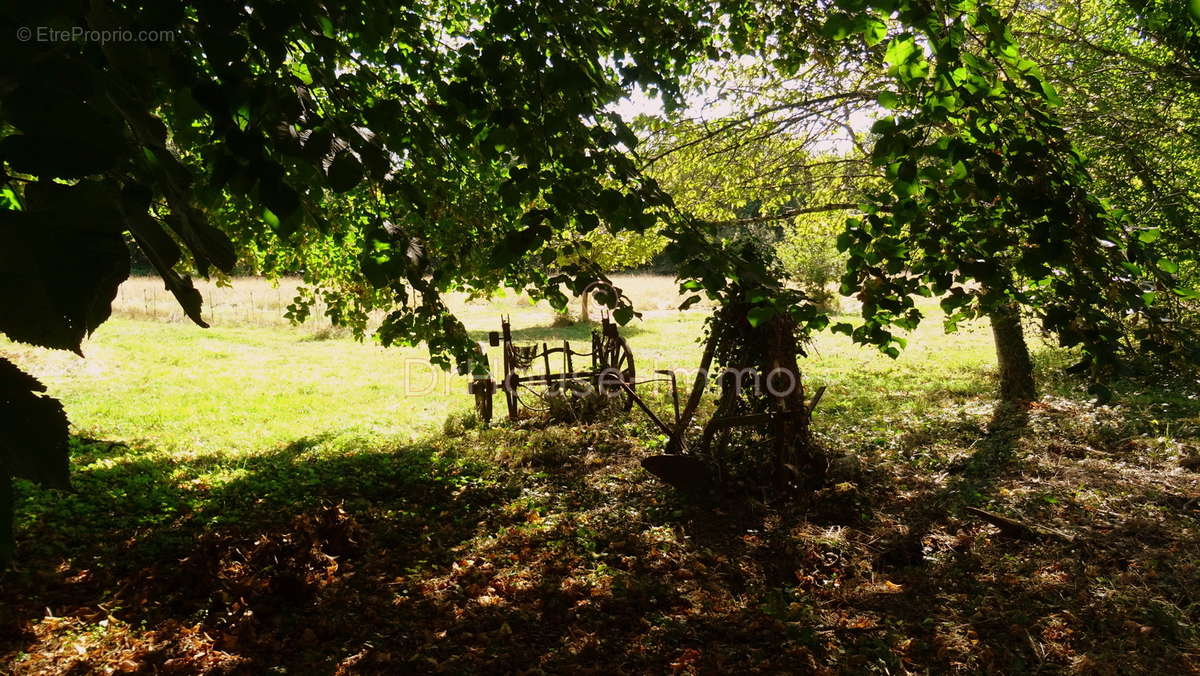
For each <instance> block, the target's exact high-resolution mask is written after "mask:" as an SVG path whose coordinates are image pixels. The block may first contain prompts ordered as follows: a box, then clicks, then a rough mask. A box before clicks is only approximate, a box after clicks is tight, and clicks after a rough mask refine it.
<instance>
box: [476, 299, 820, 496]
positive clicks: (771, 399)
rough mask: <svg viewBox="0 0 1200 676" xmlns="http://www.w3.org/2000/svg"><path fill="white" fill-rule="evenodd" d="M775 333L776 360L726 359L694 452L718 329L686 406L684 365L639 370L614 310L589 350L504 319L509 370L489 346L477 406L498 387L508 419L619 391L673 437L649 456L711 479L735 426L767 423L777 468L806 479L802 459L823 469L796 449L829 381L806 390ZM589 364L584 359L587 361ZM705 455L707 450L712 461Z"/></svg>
mask: <svg viewBox="0 0 1200 676" xmlns="http://www.w3.org/2000/svg"><path fill="white" fill-rule="evenodd" d="M783 329H784V330H783V331H776V333H780V334H781V336H783V337H786V336H787V335H790V330H787V329H788V327H787V325H783ZM751 330H753V328H752V329H751ZM775 342H778V343H779V345H780V346H781V347H777V348H776V349H773V350H772V354H775V353H778V354H777V355H776V356H775V357H773V358H772V360H771V361H770V362H769V363H767V364H761V363H760V364H756V365H752V366H749V367H747V368H735V367H727V368H726V369H724V371H723V372H722V373H721V374H720V375H719V376H718V383H719V384H720V390H721V394H720V398H719V401H718V402H717V408H716V411H715V412H714V414H713V415H712V417H711V418H709V420H708V422H707V423H706V424H705V425H704V431H703V434H702V435H701V438H700V440H699V442H700V443H699V447H698V448H696V449H695V452H694V453H693V452H689V450H688V448H687V445H686V440H685V436H686V432H687V428H688V426H689V424H690V422H691V416H692V414H693V413H694V411H695V408H696V404H697V402H698V401H699V396H700V394H701V393H702V392H703V391H704V390H705V389H706V388H705V383H706V382H707V371H708V369H709V365H710V363H711V362H710V360H711V358H712V354H713V345H714V344H715V339H714V338H712V337H710V339H709V343H708V347H707V348H706V351H705V356H704V358H703V359H702V363H701V367H700V369H699V372H698V373H697V377H696V384H695V385H694V387H693V390H692V394H691V396H690V397H689V399H688V405H687V407H686V409H685V410H684V412H683V413H682V414H681V413H680V406H679V388H678V383H677V380H676V373H675V372H674V371H671V370H659V371H655V375H656V376H664V377H654V378H649V379H645V380H641V381H639V380H637V369H636V365H635V362H634V358H633V352H632V350H630V348H629V344H628V343H627V342H626V340H625V339H624V338H623V337H621V335H620V331H619V329H618V327H617V325H616V324H615V323H613V322H612V321H611V320H610V319H609V317H608V316H607V315H604V316H603V317H602V318H601V321H600V326H599V327H598V328H596V329H593V331H592V336H591V350H590V351H587V352H581V351H577V350H575V349H574V348H573V347H571V344H570V342H569V341H566V340H564V341H562V343H561V345H554V346H551V344H550V343H548V342H541V343H540V344H539V343H532V344H526V345H519V344H517V343H516V342H515V341H514V340H513V334H512V327H511V325H510V323H509V321H508V319H507V318H504V319H502V320H501V324H500V331H492V332H491V333H489V334H488V343H489V345H491V346H492V347H500V348H501V352H502V361H503V363H502V371H501V374H500V375H501V377H500V379H499V380H498V381H497V380H495V379H494V378H493V375H492V371H491V368H490V364H489V363H488V360H487V355H486V353H485V351H484V350H483V349H482V347H481V348H480V351H479V358H481V359H482V361H483V366H484V368H483V369H478V370H477V371H476V374H475V375H473V377H472V381H471V383H470V386H469V391H470V392H471V394H473V395H474V396H475V408H476V412H477V413H478V415H479V417H480V419H482V420H483V421H485V422H491V420H492V416H493V411H492V402H493V397H494V394H495V393H496V391H497V390H499V391H500V392H502V393H503V394H504V401H505V404H506V406H507V409H508V417H509V419H510V420H516V419H518V418H520V417H522V411H523V410H524V411H532V412H539V411H549V410H551V409H552V407H553V405H554V403H555V402H556V401H557V402H565V403H566V405H567V406H566V407H567V409H568V410H576V408H577V407H576V405H577V404H581V403H582V402H585V401H586V400H587V399H589V398H594V397H597V396H599V397H607V398H609V399H610V400H613V401H615V404H616V405H617V406H619V407H620V408H621V409H622V410H625V411H628V410H630V409H632V407H633V406H635V405H636V406H637V407H638V408H639V409H641V410H642V411H643V412H644V413H645V414H646V415H647V416H649V417H650V419H651V420H652V421H653V422H654V423H655V425H657V426H658V427H659V429H661V430H662V432H663V433H664V434H665V435H666V436H667V439H668V441H667V444H666V450H667V454H668V455H665V456H654V457H650V458H646V459H645V460H644V461H643V465H645V466H646V468H647V469H648V470H650V471H651V472H652V473H654V474H656V475H658V476H659V477H660V478H662V479H664V480H665V481H667V482H668V483H672V484H675V485H684V484H689V485H692V486H695V485H699V484H703V483H705V482H706V481H707V480H706V479H704V478H703V477H705V476H706V475H707V470H706V469H705V466H706V462H708V461H711V462H712V463H713V464H712V466H713V467H715V469H716V471H717V474H718V475H720V474H723V472H724V471H723V466H724V457H723V456H724V455H725V449H726V447H727V446H728V444H729V441H730V433H731V432H732V431H733V430H734V429H736V428H754V429H757V430H761V432H762V433H764V434H765V435H766V436H767V437H769V438H770V439H771V442H770V446H771V447H772V448H773V452H772V454H771V455H772V457H773V458H774V459H775V464H776V465H777V466H776V467H775V468H774V469H775V473H776V475H777V476H778V477H784V478H785V479H786V480H789V481H790V480H792V479H788V477H793V478H794V479H797V480H798V479H800V476H799V475H800V474H802V473H806V472H803V471H802V469H801V468H800V467H799V465H810V466H809V467H808V468H807V469H809V470H810V472H808V473H812V474H814V475H823V473H824V471H823V469H822V468H815V469H814V467H813V466H811V465H812V463H804V462H798V461H793V456H796V455H797V453H800V455H803V454H804V451H806V450H811V449H808V447H809V446H810V445H811V444H810V440H809V439H808V434H807V430H808V423H809V420H810V418H811V416H812V411H813V409H814V408H816V405H817V403H818V402H819V401H820V399H821V395H822V394H823V393H824V391H825V388H824V387H820V388H818V389H817V391H816V392H815V393H814V395H813V397H812V399H811V400H806V398H805V396H804V394H805V393H804V388H803V387H802V385H801V383H800V379H799V369H798V368H797V366H796V363H795V355H794V354H791V353H788V352H787V348H786V340H776V341H775ZM585 364H586V368H584V367H583V365H585ZM537 371H540V372H537ZM777 376H782V378H777ZM779 380H782V381H783V383H784V385H785V386H784V387H779V383H778V382H773V381H779ZM653 382H667V383H670V386H671V396H672V400H673V403H674V421H673V422H672V423H670V424H669V423H667V422H665V421H664V420H663V418H662V417H660V416H659V415H657V414H656V413H655V412H654V411H653V410H652V409H651V408H650V406H649V405H647V403H646V402H645V401H644V400H643V398H642V397H641V396H639V394H638V392H637V386H638V385H639V384H648V383H653ZM577 417H578V416H577ZM701 458H708V461H705V460H702V459H701Z"/></svg>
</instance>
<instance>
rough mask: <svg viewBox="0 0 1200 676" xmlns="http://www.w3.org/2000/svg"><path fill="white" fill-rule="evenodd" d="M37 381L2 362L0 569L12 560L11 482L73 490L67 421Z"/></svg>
mask: <svg viewBox="0 0 1200 676" xmlns="http://www.w3.org/2000/svg"><path fill="white" fill-rule="evenodd" d="M45 391H46V387H45V386H44V385H42V384H41V383H40V382H38V381H37V379H36V378H34V377H32V376H30V375H29V374H27V373H25V372H23V371H21V370H20V369H18V368H17V367H16V366H14V365H13V364H12V363H10V362H9V361H7V360H5V359H3V358H0V570H2V569H4V568H5V567H6V566H7V565H8V562H9V561H10V560H11V559H12V554H13V549H14V544H13V493H12V477H14V476H18V477H21V478H23V479H29V480H31V481H36V482H38V483H40V484H42V485H44V486H49V487H52V488H70V487H71V484H70V477H69V475H68V469H67V416H66V414H65V413H64V412H63V409H62V405H61V404H59V403H58V400H56V399H54V398H53V397H48V396H45V395H43V394H42V392H45Z"/></svg>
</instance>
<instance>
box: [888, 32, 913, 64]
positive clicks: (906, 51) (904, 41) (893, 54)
mask: <svg viewBox="0 0 1200 676" xmlns="http://www.w3.org/2000/svg"><path fill="white" fill-rule="evenodd" d="M916 51H917V43H916V42H915V41H913V39H912V37H911V36H908V37H902V38H896V39H894V40H892V41H891V42H889V43H888V47H887V52H886V53H885V54H884V55H883V60H884V61H885V62H887V63H888V65H891V66H899V65H900V64H902V63H904V62H906V61H908V60H909V59H910V58H912V56H913V54H915V53H916Z"/></svg>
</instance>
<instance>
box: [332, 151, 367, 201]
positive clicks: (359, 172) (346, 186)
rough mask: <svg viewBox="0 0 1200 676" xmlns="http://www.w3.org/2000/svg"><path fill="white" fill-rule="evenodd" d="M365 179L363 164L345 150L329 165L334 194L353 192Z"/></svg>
mask: <svg viewBox="0 0 1200 676" xmlns="http://www.w3.org/2000/svg"><path fill="white" fill-rule="evenodd" d="M362 178H363V169H362V164H360V163H359V161H358V158H357V157H355V156H354V154H353V153H351V152H350V151H348V150H343V151H342V152H340V153H338V154H337V157H335V158H333V162H332V163H331V164H330V165H329V187H330V189H331V190H333V191H334V192H338V193H341V192H346V191H348V190H352V189H353V188H354V186H356V185H358V184H359V182H360V181H362Z"/></svg>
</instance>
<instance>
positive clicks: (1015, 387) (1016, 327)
mask: <svg viewBox="0 0 1200 676" xmlns="http://www.w3.org/2000/svg"><path fill="white" fill-rule="evenodd" d="M989 318H990V319H991V321H992V336H993V337H994V338H995V341H996V361H997V364H998V369H999V372H1000V401H1001V402H1002V403H1005V404H1022V403H1028V402H1030V401H1033V400H1034V399H1036V398H1037V386H1036V384H1035V383H1034V380H1033V360H1032V359H1031V358H1030V357H1029V347H1028V346H1027V345H1026V344H1025V330H1024V329H1023V328H1022V327H1021V312H1020V310H1018V309H1017V306H1016V305H1011V304H1010V305H1008V306H1006V307H1005V308H1003V309H1002V310H998V311H996V312H993V313H992V314H990V315H989Z"/></svg>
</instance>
